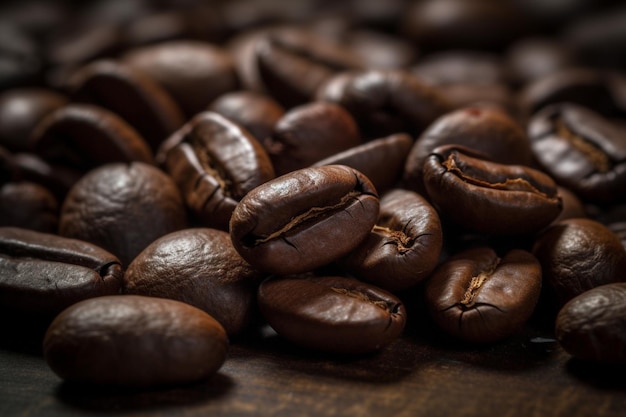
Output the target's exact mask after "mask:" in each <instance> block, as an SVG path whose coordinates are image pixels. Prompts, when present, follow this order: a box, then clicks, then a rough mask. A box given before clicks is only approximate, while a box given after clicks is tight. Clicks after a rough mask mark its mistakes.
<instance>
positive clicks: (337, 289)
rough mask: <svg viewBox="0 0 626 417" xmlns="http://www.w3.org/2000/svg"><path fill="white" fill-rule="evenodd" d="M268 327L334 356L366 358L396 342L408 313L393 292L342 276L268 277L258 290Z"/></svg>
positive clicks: (283, 335)
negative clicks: (348, 355)
mask: <svg viewBox="0 0 626 417" xmlns="http://www.w3.org/2000/svg"><path fill="white" fill-rule="evenodd" d="M258 300H259V307H260V309H261V313H262V314H263V316H264V317H265V319H266V320H267V322H268V324H269V325H270V326H271V327H272V328H273V329H274V330H275V331H276V332H277V333H278V334H279V335H280V336H282V337H284V338H285V339H287V340H290V341H291V342H293V343H295V344H298V345H301V346H304V347H308V348H311V349H316V350H324V351H328V352H333V353H346V354H360V353H369V352H374V351H378V350H380V349H382V348H383V347H385V346H387V345H389V344H390V343H392V342H393V341H394V340H396V339H397V338H398V337H399V336H400V334H401V333H402V331H403V330H404V326H405V323H406V310H405V307H404V305H403V304H402V302H401V300H400V299H398V298H397V297H396V296H394V295H393V294H391V293H389V292H387V291H385V290H382V289H380V288H378V287H376V286H373V285H371V284H367V283H364V282H361V281H358V280H356V279H353V278H347V277H341V276H314V275H312V274H310V275H299V276H286V277H273V278H268V279H266V280H265V281H263V282H262V283H261V285H260V286H259V292H258Z"/></svg>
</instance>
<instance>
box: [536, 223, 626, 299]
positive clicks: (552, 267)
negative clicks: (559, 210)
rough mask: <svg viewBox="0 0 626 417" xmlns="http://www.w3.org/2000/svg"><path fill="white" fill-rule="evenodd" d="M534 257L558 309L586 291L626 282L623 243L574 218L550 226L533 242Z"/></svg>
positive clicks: (603, 229) (602, 228) (606, 231)
mask: <svg viewBox="0 0 626 417" xmlns="http://www.w3.org/2000/svg"><path fill="white" fill-rule="evenodd" d="M533 253H534V254H535V256H536V257H537V259H539V262H540V263H541V268H542V270H543V276H544V281H545V283H546V285H545V287H547V288H548V289H549V290H551V291H553V292H554V296H555V297H556V300H555V301H554V303H555V305H557V306H558V307H560V306H562V305H563V304H565V303H566V302H567V301H569V300H571V299H572V298H574V297H576V296H577V295H579V294H581V293H583V292H585V291H587V290H590V289H592V288H595V287H598V286H600V285H603V284H609V283H613V282H620V281H624V279H625V277H624V274H623V271H624V268H626V252H625V251H624V247H623V246H622V242H621V241H620V240H619V238H618V237H617V236H616V235H615V234H614V233H613V232H611V230H610V229H609V228H608V227H606V226H604V225H603V224H601V223H599V222H597V221H595V220H591V219H581V218H575V219H567V220H563V221H561V222H559V223H555V224H553V225H551V226H550V227H549V228H547V229H546V230H545V231H544V232H542V233H541V234H540V235H539V236H538V237H537V239H536V240H535V243H534V246H533Z"/></svg>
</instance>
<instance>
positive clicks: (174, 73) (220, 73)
mask: <svg viewBox="0 0 626 417" xmlns="http://www.w3.org/2000/svg"><path fill="white" fill-rule="evenodd" d="M120 60H121V62H122V63H125V64H127V65H129V66H130V67H131V68H134V69H136V70H139V71H142V72H144V73H146V74H147V75H148V76H149V77H150V78H152V79H153V80H154V81H156V82H157V83H159V84H160V85H161V86H163V88H165V90H167V91H168V92H169V94H170V95H171V96H172V97H173V98H174V100H176V102H177V103H178V105H179V106H180V107H181V108H182V110H183V112H184V114H185V115H186V116H187V117H193V116H194V115H195V114H196V113H199V112H201V111H203V110H205V109H206V108H207V106H208V105H209V104H210V103H211V102H212V101H213V100H214V99H215V98H217V97H219V96H220V95H222V94H224V93H226V92H228V91H233V90H235V89H236V88H237V87H238V79H237V74H236V72H235V67H234V63H233V60H232V59H231V57H230V55H229V54H228V53H226V51H225V50H223V49H222V48H221V47H219V46H216V45H213V44H211V43H208V42H201V41H193V40H176V41H169V42H163V43H158V44H155V45H147V46H142V47H137V48H134V49H130V50H128V51H127V52H125V53H124V54H123V56H122V57H121V58H120Z"/></svg>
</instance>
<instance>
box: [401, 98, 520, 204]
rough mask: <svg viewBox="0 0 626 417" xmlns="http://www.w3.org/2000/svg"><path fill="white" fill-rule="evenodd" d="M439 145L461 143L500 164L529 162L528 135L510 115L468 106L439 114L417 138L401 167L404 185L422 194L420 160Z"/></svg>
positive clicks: (499, 111)
mask: <svg viewBox="0 0 626 417" xmlns="http://www.w3.org/2000/svg"><path fill="white" fill-rule="evenodd" d="M442 145H461V146H465V147H468V148H471V149H474V150H476V151H478V152H481V153H483V154H485V156H486V157H487V158H489V159H490V160H492V161H493V162H498V163H502V164H515V165H528V166H530V165H531V164H532V151H531V149H530V144H529V142H528V138H527V137H526V134H525V132H524V130H523V129H522V126H521V125H520V124H519V123H518V122H517V121H516V120H515V119H514V118H513V117H511V116H510V115H509V114H508V113H506V112H505V111H504V110H502V109H500V108H497V107H493V106H470V107H466V108H463V109H458V110H455V111H452V112H449V113H446V114H445V115H443V116H441V117H439V118H438V119H437V120H435V121H434V122H433V123H432V124H431V125H430V126H429V127H428V128H427V129H426V130H425V131H424V132H423V133H422V134H421V135H420V136H419V137H418V138H417V141H416V142H415V144H414V145H413V148H411V152H410V153H409V155H408V157H407V160H406V164H405V167H404V175H403V183H404V186H405V187H406V188H408V189H410V190H414V191H417V192H419V193H422V194H425V192H426V190H425V187H424V182H423V169H424V163H425V162H426V159H427V158H428V156H429V155H430V154H431V152H432V151H433V150H434V149H435V148H437V147H439V146H442Z"/></svg>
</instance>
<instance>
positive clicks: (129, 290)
mask: <svg viewBox="0 0 626 417" xmlns="http://www.w3.org/2000/svg"><path fill="white" fill-rule="evenodd" d="M262 278H263V275H262V274H261V273H260V272H259V271H256V270H255V269H253V268H252V267H251V266H250V265H249V264H248V263H247V262H246V261H244V260H243V259H242V258H241V256H239V254H238V253H237V251H236V250H235V248H234V247H233V245H232V242H231V241H230V236H229V234H228V233H226V232H224V231H221V230H216V229H208V228H195V229H185V230H181V231H178V232H172V233H170V234H168V235H165V236H163V237H161V238H159V239H157V240H156V241H154V242H152V243H151V244H150V245H149V246H148V247H147V248H145V249H144V250H143V251H142V252H141V253H140V254H139V255H137V257H136V258H135V260H133V262H132V263H131V264H130V265H129V266H128V268H127V270H126V272H125V274H124V284H123V292H124V293H125V294H135V295H146V296H151V297H161V298H170V299H174V300H178V301H183V302H185V303H187V304H191V305H193V306H195V307H198V308H199V309H201V310H203V311H206V312H207V313H209V314H210V315H211V316H212V317H214V318H215V319H216V320H217V321H218V322H220V324H222V326H224V329H225V330H226V333H228V335H229V336H233V335H236V334H239V333H241V332H242V331H243V330H244V329H245V328H246V327H247V326H248V325H249V324H250V322H251V320H252V317H253V315H254V313H255V312H256V308H255V307H256V291H257V287H258V285H259V283H260V281H261V279H262Z"/></svg>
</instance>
